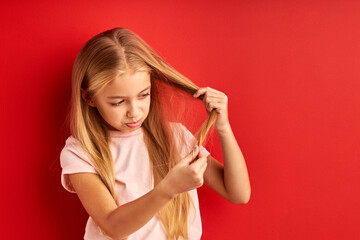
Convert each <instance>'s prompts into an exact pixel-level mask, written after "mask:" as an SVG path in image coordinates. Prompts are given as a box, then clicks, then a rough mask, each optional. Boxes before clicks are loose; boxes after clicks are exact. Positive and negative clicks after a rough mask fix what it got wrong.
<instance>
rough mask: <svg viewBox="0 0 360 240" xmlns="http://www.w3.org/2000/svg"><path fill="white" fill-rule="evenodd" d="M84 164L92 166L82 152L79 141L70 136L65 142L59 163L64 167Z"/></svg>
mask: <svg viewBox="0 0 360 240" xmlns="http://www.w3.org/2000/svg"><path fill="white" fill-rule="evenodd" d="M76 161H77V162H79V161H81V162H86V163H88V164H90V165H92V163H91V161H90V160H89V157H88V155H87V154H86V152H85V151H84V149H83V147H82V145H81V143H80V141H79V140H77V139H76V138H74V137H73V136H70V137H68V138H67V139H66V141H65V146H64V147H63V149H62V150H61V153H60V163H61V166H62V167H64V166H66V165H70V164H74V162H76Z"/></svg>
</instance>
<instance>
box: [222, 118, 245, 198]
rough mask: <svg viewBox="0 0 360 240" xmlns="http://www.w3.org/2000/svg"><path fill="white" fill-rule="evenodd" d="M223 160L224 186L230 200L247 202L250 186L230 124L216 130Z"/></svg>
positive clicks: (243, 161) (242, 158) (241, 155)
mask: <svg viewBox="0 0 360 240" xmlns="http://www.w3.org/2000/svg"><path fill="white" fill-rule="evenodd" d="M218 135H219V138H220V142H221V149H222V153H223V160H224V187H225V190H226V192H227V195H228V198H229V199H231V201H232V202H236V203H247V202H248V201H249V198H250V193H251V187H250V181H249V175H248V171H247V167H246V163H245V159H244V157H243V154H242V152H241V150H240V147H239V145H238V143H237V141H236V138H235V136H234V134H233V132H232V130H231V127H230V125H229V126H228V127H227V128H226V129H224V130H223V131H221V132H220V131H219V132H218Z"/></svg>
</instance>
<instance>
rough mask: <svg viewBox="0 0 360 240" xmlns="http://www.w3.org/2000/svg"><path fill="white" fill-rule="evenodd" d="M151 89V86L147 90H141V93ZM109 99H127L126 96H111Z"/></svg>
mask: <svg viewBox="0 0 360 240" xmlns="http://www.w3.org/2000/svg"><path fill="white" fill-rule="evenodd" d="M150 87H151V85H150V86H148V87H147V88H145V89H144V90H141V91H140V92H139V93H142V92H144V91H146V90H148V89H149V88H150ZM107 98H109V99H116V98H126V97H124V96H109V97H107Z"/></svg>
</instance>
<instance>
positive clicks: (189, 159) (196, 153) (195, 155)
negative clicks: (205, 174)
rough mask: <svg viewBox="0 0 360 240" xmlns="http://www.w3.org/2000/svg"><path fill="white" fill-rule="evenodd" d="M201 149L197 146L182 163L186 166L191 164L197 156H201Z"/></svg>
mask: <svg viewBox="0 0 360 240" xmlns="http://www.w3.org/2000/svg"><path fill="white" fill-rule="evenodd" d="M199 151H200V150H199V147H198V146H197V145H196V146H195V147H194V148H193V149H192V151H191V152H190V153H189V154H188V155H187V156H186V157H185V158H183V159H182V160H181V162H182V163H184V164H190V163H191V162H192V161H193V160H194V159H195V158H196V157H197V155H198V154H199Z"/></svg>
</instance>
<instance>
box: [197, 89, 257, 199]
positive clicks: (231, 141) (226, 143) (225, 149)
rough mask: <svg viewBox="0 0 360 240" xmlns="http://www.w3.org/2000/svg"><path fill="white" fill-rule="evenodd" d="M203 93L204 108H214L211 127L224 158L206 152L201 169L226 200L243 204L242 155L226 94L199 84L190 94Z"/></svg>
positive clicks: (246, 183)
mask: <svg viewBox="0 0 360 240" xmlns="http://www.w3.org/2000/svg"><path fill="white" fill-rule="evenodd" d="M203 94H204V95H205V96H204V98H203V102H204V105H205V107H206V110H207V111H208V112H211V111H212V110H215V111H216V112H217V119H216V121H215V123H214V128H215V130H216V132H217V133H218V135H219V138H220V142H221V149H222V153H223V160H224V165H222V164H221V163H220V162H219V161H217V160H216V159H215V158H213V157H211V156H208V167H207V169H206V171H205V173H204V180H205V184H206V185H207V186H209V187H210V188H211V189H213V190H214V191H215V192H217V193H218V194H220V195H221V196H223V197H224V198H226V199H227V200H229V201H230V202H232V203H238V204H245V203H247V202H248V201H249V199H250V194H251V187H250V181H249V176H248V171H247V167H246V163H245V159H244V157H243V154H242V152H241V150H240V147H239V145H238V143H237V141H236V138H235V136H234V134H233V132H232V129H231V126H230V123H229V120H228V112H227V97H226V95H225V94H224V93H222V92H219V91H217V90H215V89H211V88H200V89H199V90H198V91H197V92H196V93H195V94H194V97H198V96H200V95H203Z"/></svg>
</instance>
